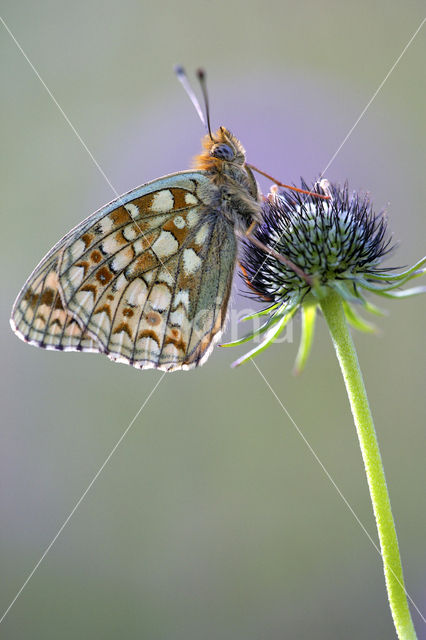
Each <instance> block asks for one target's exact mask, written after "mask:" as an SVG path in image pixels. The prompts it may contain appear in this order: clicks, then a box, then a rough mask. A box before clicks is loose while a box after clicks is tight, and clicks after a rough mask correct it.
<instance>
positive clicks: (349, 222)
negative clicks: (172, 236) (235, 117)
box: [224, 179, 426, 372]
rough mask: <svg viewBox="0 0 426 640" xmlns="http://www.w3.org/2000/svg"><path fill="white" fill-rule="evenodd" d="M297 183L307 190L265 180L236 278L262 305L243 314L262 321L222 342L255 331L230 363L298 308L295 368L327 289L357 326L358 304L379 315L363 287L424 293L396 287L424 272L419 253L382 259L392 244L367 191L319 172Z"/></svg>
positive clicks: (388, 294)
mask: <svg viewBox="0 0 426 640" xmlns="http://www.w3.org/2000/svg"><path fill="white" fill-rule="evenodd" d="M301 187H302V189H304V190H309V191H312V192H313V194H312V195H305V194H300V193H297V192H294V191H285V192H279V191H278V189H277V188H276V187H275V188H274V187H273V188H272V190H271V193H270V194H269V196H268V197H267V198H266V199H265V202H264V205H263V222H262V224H260V225H259V226H258V227H257V228H256V229H255V230H254V232H253V234H252V235H251V236H248V238H247V240H246V241H245V242H244V246H243V252H242V256H241V271H242V275H243V279H244V281H245V284H246V286H247V287H248V291H249V293H250V295H252V296H254V297H255V298H257V299H258V300H260V301H261V302H262V303H263V304H264V305H265V308H264V309H263V310H262V311H260V312H258V313H255V314H252V315H250V316H247V317H246V318H245V319H253V318H256V317H264V318H265V322H264V323H263V325H262V326H261V327H260V328H259V329H257V330H256V331H253V332H252V333H251V334H249V335H248V336H245V337H244V338H241V339H240V340H237V341H235V342H232V343H230V344H228V345H224V346H233V345H238V344H242V343H243V342H246V341H248V340H251V339H252V338H257V337H259V336H260V337H262V339H261V341H260V344H258V345H257V346H256V347H255V348H254V349H252V350H251V351H250V352H249V353H247V354H246V355H245V356H243V357H242V358H240V359H239V360H237V361H236V362H235V363H234V366H236V365H239V364H241V363H242V362H244V361H246V360H248V359H250V358H252V357H253V356H255V355H256V354H257V353H259V352H260V351H263V350H264V349H265V348H266V347H267V346H269V345H270V344H271V343H272V342H273V341H274V340H275V339H276V338H277V337H278V335H279V334H280V333H281V331H282V330H283V329H284V327H285V326H286V324H287V323H288V322H289V321H290V320H291V318H292V317H293V316H294V315H295V314H296V312H298V311H299V310H300V311H301V313H302V336H301V343H300V347H299V352H298V355H297V359H296V366H295V370H296V372H298V371H300V370H301V369H302V368H303V367H304V365H305V363H306V360H307V357H308V354H309V351H310V347H311V344H312V339H313V332H314V325H315V318H316V315H317V309H318V305H319V303H320V302H321V300H322V299H323V298H324V297H325V296H327V295H328V294H329V293H330V292H331V290H334V291H335V292H337V293H338V294H339V296H341V299H342V302H343V307H344V311H345V315H346V318H347V320H348V322H349V323H350V324H351V325H352V326H353V327H355V328H356V329H359V330H361V331H374V330H375V327H374V326H373V325H372V324H370V323H369V322H367V321H366V320H365V319H363V318H362V317H361V316H360V315H359V313H358V309H359V308H362V307H363V308H364V310H365V311H368V312H372V313H375V314H377V315H382V314H383V312H382V311H381V310H380V309H378V308H377V307H376V306H375V305H373V303H372V302H371V301H370V300H369V299H368V297H369V294H371V293H376V294H378V295H380V296H382V297H385V298H405V297H408V296H411V295H416V294H419V293H424V292H426V287H414V288H411V289H405V290H401V287H402V286H403V285H405V284H406V283H407V282H408V281H410V280H412V279H413V278H417V277H418V276H420V275H422V274H423V273H424V272H425V267H424V265H425V264H426V258H423V259H422V260H420V261H419V262H417V263H416V264H415V265H414V266H413V267H411V268H409V269H406V270H405V271H401V272H398V273H397V272H396V269H395V268H394V267H385V266H383V265H382V261H383V259H384V258H385V257H387V255H388V254H389V252H390V251H391V250H392V249H393V246H392V243H391V237H390V235H389V233H388V230H387V221H386V217H385V215H384V213H383V212H381V213H375V212H374V209H373V205H372V204H371V202H370V199H369V197H368V196H367V195H359V194H357V193H355V192H354V193H351V194H350V193H349V189H348V184H347V183H345V185H344V186H343V187H340V186H339V185H336V184H330V183H329V182H328V180H325V179H324V180H321V181H320V182H316V183H314V184H313V186H308V185H307V184H306V183H305V181H304V180H302V181H301ZM314 193H318V194H320V195H322V198H321V197H317V196H315V195H314ZM324 195H325V196H328V199H324Z"/></svg>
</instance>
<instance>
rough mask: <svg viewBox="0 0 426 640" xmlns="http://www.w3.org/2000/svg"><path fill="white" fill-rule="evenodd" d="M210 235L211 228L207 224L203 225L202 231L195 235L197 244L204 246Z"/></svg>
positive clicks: (199, 230)
mask: <svg viewBox="0 0 426 640" xmlns="http://www.w3.org/2000/svg"><path fill="white" fill-rule="evenodd" d="M208 234H209V227H208V225H207V224H203V226H202V227H200V229H198V231H197V233H196V235H195V242H196V243H197V244H203V243H204V241H205V240H206V238H207V236H208Z"/></svg>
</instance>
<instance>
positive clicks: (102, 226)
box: [12, 172, 236, 370]
mask: <svg viewBox="0 0 426 640" xmlns="http://www.w3.org/2000/svg"><path fill="white" fill-rule="evenodd" d="M210 193H211V187H210V183H209V180H208V179H207V177H206V176H205V175H204V173H203V172H181V173H178V174H173V175H171V176H166V177H165V178H160V179H159V180H155V181H153V182H151V183H148V184H146V185H143V186H142V187H140V188H138V189H135V190H133V191H131V192H129V193H127V194H125V195H124V196H121V198H119V199H118V200H116V201H114V202H112V203H110V204H109V205H106V206H105V207H103V208H102V209H100V210H99V211H98V212H96V213H94V214H93V215H92V216H90V217H89V218H87V219H86V220H85V221H83V222H82V223H81V224H80V225H78V227H76V228H75V229H73V230H72V231H71V232H70V233H69V234H67V235H66V236H65V237H64V238H63V239H62V240H61V241H60V242H59V243H58V244H57V245H56V246H55V247H54V248H53V249H52V251H51V252H50V253H49V254H48V255H47V256H46V258H44V260H42V262H41V263H40V264H39V266H38V267H37V268H36V269H35V271H34V272H33V274H32V275H31V276H30V278H29V279H28V281H27V282H26V284H25V286H24V288H23V289H22V291H21V293H20V294H19V296H18V298H17V301H16V303H15V306H14V309H13V312H12V326H13V328H14V330H15V331H16V333H17V334H18V336H19V337H21V338H22V339H24V340H25V341H27V342H30V343H32V344H35V345H37V346H41V347H45V348H51V349H61V350H72V351H74V350H83V351H98V352H102V353H106V354H107V355H108V356H109V357H110V358H111V359H113V360H117V361H122V362H126V363H128V364H132V365H134V366H137V367H140V368H149V367H154V368H162V369H165V370H173V369H179V368H190V367H192V366H196V365H197V364H199V363H200V361H201V360H203V357H204V358H205V357H207V355H208V353H209V351H210V349H209V347H210V345H212V344H213V342H214V338H215V336H216V337H218V336H219V335H220V332H221V329H222V328H223V323H224V320H225V314H226V308H227V303H228V298H229V293H230V288H231V284H232V275H233V270H234V265H235V260H236V239H235V234H234V231H233V229H232V227H231V226H230V225H229V224H228V223H227V222H226V221H225V220H224V219H223V218H222V217H221V216H217V215H214V212H212V210H211V206H210V208H209V205H211V201H210Z"/></svg>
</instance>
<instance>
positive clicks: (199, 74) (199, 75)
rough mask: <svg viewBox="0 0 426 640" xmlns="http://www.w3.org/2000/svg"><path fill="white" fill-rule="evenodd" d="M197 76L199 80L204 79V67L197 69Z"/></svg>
mask: <svg viewBox="0 0 426 640" xmlns="http://www.w3.org/2000/svg"><path fill="white" fill-rule="evenodd" d="M197 77H198V78H199V80H205V78H206V72H205V71H204V69H197Z"/></svg>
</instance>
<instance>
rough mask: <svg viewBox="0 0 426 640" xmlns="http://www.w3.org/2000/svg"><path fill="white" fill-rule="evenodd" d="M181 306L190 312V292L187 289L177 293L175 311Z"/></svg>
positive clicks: (174, 303) (174, 300) (174, 302)
mask: <svg viewBox="0 0 426 640" xmlns="http://www.w3.org/2000/svg"><path fill="white" fill-rule="evenodd" d="M180 304H181V305H182V306H183V307H184V308H185V309H186V311H188V310H189V292H188V291H187V290H186V289H181V290H180V291H178V292H177V293H176V295H175V297H174V299H173V309H177V308H178V306H179V305H180Z"/></svg>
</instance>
